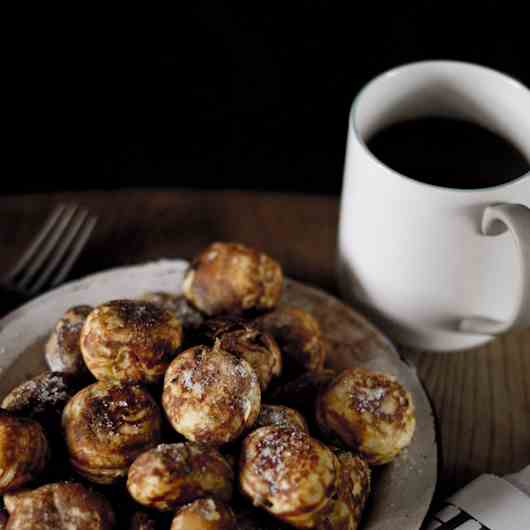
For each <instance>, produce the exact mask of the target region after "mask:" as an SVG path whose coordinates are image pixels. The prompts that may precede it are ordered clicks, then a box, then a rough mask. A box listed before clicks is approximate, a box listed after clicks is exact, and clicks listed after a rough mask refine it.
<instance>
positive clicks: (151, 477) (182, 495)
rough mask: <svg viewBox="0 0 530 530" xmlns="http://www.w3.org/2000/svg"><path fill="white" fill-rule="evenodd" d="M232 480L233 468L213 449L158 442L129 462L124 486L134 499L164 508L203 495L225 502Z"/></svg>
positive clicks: (230, 490)
mask: <svg viewBox="0 0 530 530" xmlns="http://www.w3.org/2000/svg"><path fill="white" fill-rule="evenodd" d="M233 481H234V473H233V470H232V468H231V467H230V465H229V464H228V462H227V461H226V460H225V459H224V458H223V456H222V455H221V453H219V451H217V450H216V449H213V448H206V447H199V446H197V445H195V444H191V443H178V444H161V445H159V446H157V447H155V448H154V449H151V450H150V451H146V452H145V453H143V454H141V455H140V456H139V457H138V458H137V459H136V460H135V461H134V462H133V463H132V465H131V467H130V469H129V474H128V479H127V489H128V490H129V493H130V494H131V496H132V497H133V499H134V500H136V502H138V503H140V504H142V505H144V506H147V507H149V508H155V509H157V510H162V511H167V510H173V509H175V508H176V507H177V506H178V505H180V504H183V503H185V502H190V501H192V500H194V499H197V498H199V497H204V496H213V497H216V498H218V499H221V500H224V501H227V502H228V501H229V500H230V499H231V497H232V488H233Z"/></svg>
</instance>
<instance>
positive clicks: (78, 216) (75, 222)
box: [28, 210, 88, 295]
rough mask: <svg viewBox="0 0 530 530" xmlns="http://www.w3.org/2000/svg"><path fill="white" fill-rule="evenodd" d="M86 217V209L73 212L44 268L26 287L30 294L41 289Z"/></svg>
mask: <svg viewBox="0 0 530 530" xmlns="http://www.w3.org/2000/svg"><path fill="white" fill-rule="evenodd" d="M87 217H88V212H87V211H86V210H80V211H78V212H76V213H75V215H74V217H73V219H72V223H71V224H70V225H69V226H68V228H67V230H66V232H65V234H64V237H63V239H62V241H61V242H60V243H59V245H58V247H57V248H56V249H55V251H54V253H53V255H52V257H51V259H50V261H49V263H48V264H47V265H46V268H45V269H44V271H42V273H41V274H40V275H39V277H38V279H37V281H36V282H35V283H34V284H33V285H32V286H31V288H29V289H28V293H29V294H30V295H34V294H36V293H38V292H39V291H40V290H42V288H43V286H44V285H45V283H46V282H47V281H48V278H49V277H50V276H51V274H52V272H53V271H54V270H55V268H56V267H57V265H58V264H59V263H60V262H61V260H62V259H63V258H64V256H65V254H66V252H67V251H68V248H69V247H70V245H71V243H72V241H73V239H74V237H75V236H76V235H77V233H78V232H79V230H80V228H81V226H82V225H83V223H84V222H85V220H86V218H87Z"/></svg>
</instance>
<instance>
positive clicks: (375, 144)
mask: <svg viewBox="0 0 530 530" xmlns="http://www.w3.org/2000/svg"><path fill="white" fill-rule="evenodd" d="M368 148H369V149H370V151H372V153H373V154H374V155H375V156H376V157H377V158H378V159H379V160H381V161H382V162H384V163H385V164H386V165H387V166H389V167H391V168H392V169H394V170H396V171H398V172H399V173H402V174H403V175H406V176H408V177H411V178H413V179H415V180H419V181H421V182H427V183H428V184H434V185H436V186H444V187H448V188H462V189H470V188H471V189H472V188H486V187H489V186H496V185H498V184H503V183H505V182H509V181H510V180H514V179H516V178H518V177H520V176H522V175H523V174H525V173H526V172H528V171H529V170H530V163H529V161H528V159H527V158H526V157H525V156H524V155H523V154H522V153H521V152H520V151H519V150H518V149H517V148H515V147H514V146H513V145H512V144H511V143H510V142H508V141H507V140H505V139H504V138H501V137H500V136H498V135H496V134H495V133H492V132H491V131H488V130H487V129H484V128H483V127H480V126H479V125H476V124H474V123H471V122H468V121H464V120H457V119H452V118H437V117H429V118H419V119H416V120H410V121H403V122H400V123H396V124H394V125H390V126H389V127H387V128H386V129H382V130H381V131H378V132H376V133H375V134H374V135H373V136H372V137H371V138H370V139H369V140H368Z"/></svg>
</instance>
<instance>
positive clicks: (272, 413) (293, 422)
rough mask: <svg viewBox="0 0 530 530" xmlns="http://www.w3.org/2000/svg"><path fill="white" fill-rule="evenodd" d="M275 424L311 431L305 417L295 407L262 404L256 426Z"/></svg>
mask: <svg viewBox="0 0 530 530" xmlns="http://www.w3.org/2000/svg"><path fill="white" fill-rule="evenodd" d="M268 425H274V426H276V427H293V428H296V429H300V430H302V431H305V432H309V429H308V427H307V423H306V421H305V419H304V417H303V416H302V415H301V414H300V413H299V412H297V411H296V410H294V409H290V408H289V407H285V406H283V405H262V406H261V410H260V413H259V416H258V419H257V420H256V423H255V424H254V427H255V428H259V427H267V426H268Z"/></svg>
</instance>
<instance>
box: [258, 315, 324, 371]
mask: <svg viewBox="0 0 530 530" xmlns="http://www.w3.org/2000/svg"><path fill="white" fill-rule="evenodd" d="M255 323H256V325H257V326H258V327H259V328H260V329H261V330H262V331H264V332H265V333H268V334H269V335H272V336H273V337H274V339H275V340H276V342H277V343H278V346H279V347H280V350H281V352H282V357H283V362H284V366H285V372H286V374H287V376H288V377H293V376H296V375H300V374H302V373H304V372H318V371H320V370H322V368H323V367H324V361H325V358H326V350H325V346H324V339H323V337H322V333H321V330H320V325H319V323H318V322H317V321H316V320H315V318H314V317H313V316H311V315H310V314H309V313H308V312H307V311H304V310H303V309H299V308H297V307H290V306H281V307H278V308H277V309H276V310H275V311H272V312H271V313H267V314H266V315H263V316H261V317H259V318H258V319H256V321H255Z"/></svg>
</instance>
